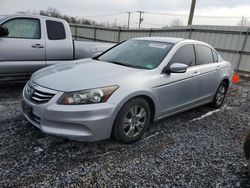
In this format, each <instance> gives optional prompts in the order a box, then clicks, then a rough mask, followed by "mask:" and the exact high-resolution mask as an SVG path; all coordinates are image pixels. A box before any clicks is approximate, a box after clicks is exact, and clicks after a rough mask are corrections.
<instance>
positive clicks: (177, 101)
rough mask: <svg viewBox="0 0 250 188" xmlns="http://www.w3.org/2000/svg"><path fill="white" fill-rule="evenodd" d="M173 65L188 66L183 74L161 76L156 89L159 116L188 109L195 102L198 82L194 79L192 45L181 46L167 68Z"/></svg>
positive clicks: (164, 74) (194, 67)
mask: <svg viewBox="0 0 250 188" xmlns="http://www.w3.org/2000/svg"><path fill="white" fill-rule="evenodd" d="M173 63H184V64H187V65H188V68H187V71H186V72H185V73H163V74H162V75H161V84H160V85H159V86H157V87H156V89H157V92H158V99H159V111H160V113H159V114H160V116H165V115H168V114H172V113H175V112H177V111H180V110H183V109H186V108H189V107H191V106H192V105H194V104H195V103H196V102H197V97H198V93H199V87H198V85H199V80H198V79H197V78H196V72H197V68H196V66H195V65H196V57H195V51H194V46H193V44H186V45H183V46H181V47H180V48H179V49H178V50H177V51H176V52H175V54H174V55H173V56H172V58H171V59H170V61H169V63H168V65H167V66H168V67H169V66H170V65H171V64H173Z"/></svg>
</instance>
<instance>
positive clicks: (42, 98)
mask: <svg viewBox="0 0 250 188" xmlns="http://www.w3.org/2000/svg"><path fill="white" fill-rule="evenodd" d="M54 95H55V94H53V93H45V92H42V91H39V90H36V89H35V90H34V91H33V93H32V94H31V97H30V100H31V101H33V102H36V103H46V102H49V100H50V99H51V98H52V97H54Z"/></svg>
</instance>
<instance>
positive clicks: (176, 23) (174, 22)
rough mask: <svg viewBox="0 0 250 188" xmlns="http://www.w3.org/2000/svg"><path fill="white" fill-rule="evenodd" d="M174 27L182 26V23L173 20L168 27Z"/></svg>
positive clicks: (176, 19) (178, 20)
mask: <svg viewBox="0 0 250 188" xmlns="http://www.w3.org/2000/svg"><path fill="white" fill-rule="evenodd" d="M175 26H183V22H182V21H181V20H180V19H179V18H175V19H173V21H172V22H171V23H170V27H175Z"/></svg>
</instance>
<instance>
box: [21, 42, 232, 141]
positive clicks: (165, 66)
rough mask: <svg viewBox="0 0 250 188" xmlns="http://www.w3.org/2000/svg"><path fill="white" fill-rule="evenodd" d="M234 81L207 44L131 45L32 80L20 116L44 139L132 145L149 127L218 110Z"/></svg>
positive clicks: (58, 67)
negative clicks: (199, 110)
mask: <svg viewBox="0 0 250 188" xmlns="http://www.w3.org/2000/svg"><path fill="white" fill-rule="evenodd" d="M232 74H233V70H232V67H231V64H230V63H229V62H227V61H225V60H223V58H222V57H221V56H220V55H219V54H218V52H217V51H216V50H215V49H214V48H213V47H212V46H210V45H208V44H206V43H203V42H200V41H194V40H185V39H180V38H164V37H147V38H136V39H131V40H128V41H125V42H123V43H120V44H118V45H116V46H115V47H113V48H111V49H109V50H108V51H106V52H104V53H102V54H99V55H96V56H95V57H93V58H92V59H84V60H78V61H74V62H73V63H64V64H58V65H53V66H50V67H47V68H44V69H41V70H39V71H38V72H36V73H34V74H33V75H32V77H31V79H30V80H29V82H28V83H27V84H26V86H25V88H24V90H23V114H24V116H25V117H26V118H27V119H28V121H30V122H31V123H32V124H34V125H35V126H36V127H38V128H39V129H40V130H41V131H43V132H45V133H49V134H53V135H58V136H63V137H66V138H70V139H73V140H79V141H97V140H104V139H108V138H110V137H111V136H112V137H113V138H115V139H116V140H117V141H119V142H122V143H132V142H135V141H137V140H138V139H140V138H141V137H142V135H143V134H144V132H145V131H146V130H147V129H148V127H149V125H150V122H153V121H158V120H160V119H162V118H166V117H167V116H170V115H173V114H176V113H179V112H182V111H185V110H188V109H191V108H194V107H197V106H200V105H204V104H207V103H211V105H212V106H213V107H215V108H220V107H221V106H222V105H223V102H224V98H225V96H226V93H227V89H228V87H229V85H230V80H231V77H232Z"/></svg>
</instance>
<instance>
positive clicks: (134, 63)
mask: <svg viewBox="0 0 250 188" xmlns="http://www.w3.org/2000/svg"><path fill="white" fill-rule="evenodd" d="M172 46H173V44H172V43H167V42H159V41H148V40H128V41H126V42H124V43H122V44H120V45H118V46H116V47H114V48H113V49H111V50H109V51H108V52H106V53H104V54H103V55H101V56H100V57H98V60H100V61H105V62H109V63H115V64H119V65H123V66H129V67H135V68H143V69H154V68H156V67H157V66H158V65H159V64H160V63H161V62H162V60H163V59H164V58H165V57H166V55H167V54H168V52H169V51H170V49H171V48H172Z"/></svg>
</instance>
